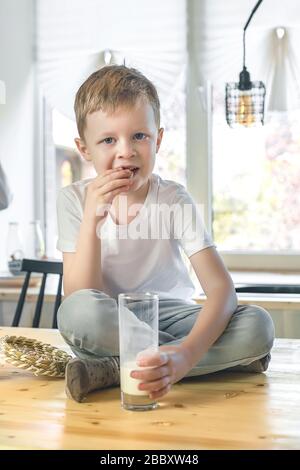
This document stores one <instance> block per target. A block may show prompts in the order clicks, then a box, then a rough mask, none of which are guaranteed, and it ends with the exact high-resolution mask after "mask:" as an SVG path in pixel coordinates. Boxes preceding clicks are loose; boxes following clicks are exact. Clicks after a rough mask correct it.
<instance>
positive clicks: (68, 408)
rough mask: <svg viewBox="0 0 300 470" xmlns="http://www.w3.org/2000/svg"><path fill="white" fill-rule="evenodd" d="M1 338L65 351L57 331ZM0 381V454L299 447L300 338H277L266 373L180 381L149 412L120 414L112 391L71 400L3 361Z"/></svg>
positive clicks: (57, 387)
mask: <svg viewBox="0 0 300 470" xmlns="http://www.w3.org/2000/svg"><path fill="white" fill-rule="evenodd" d="M7 334H8V335H18V336H28V337H30V338H37V339H39V340H41V341H44V342H47V343H51V344H52V345H54V346H57V347H62V348H63V349H64V350H66V351H68V348H67V346H66V345H65V343H64V342H63V340H62V338H61V336H60V334H59V332H58V330H48V329H32V328H10V327H0V336H3V335H7ZM0 382H1V389H0V449H105V450H113V449H143V450H149V449H164V450H170V449H300V406H299V405H300V340H295V339H293V340H288V339H278V340H276V344H275V347H274V348H273V352H272V361H271V365H270V367H269V369H268V371H267V372H266V373H264V374H248V373H237V372H236V373H232V372H230V373H229V372H227V373H226V372H222V373H216V374H211V375H207V376H202V377H198V378H190V379H185V380H184V381H181V382H180V383H178V384H175V385H173V387H172V389H171V391H170V392H169V394H168V395H167V396H166V397H164V398H163V399H162V400H161V401H160V406H159V408H158V409H156V410H153V411H148V412H132V411H125V410H123V409H122V408H121V406H120V390H119V388H117V387H115V388H111V389H107V390H102V391H97V392H94V393H92V394H90V395H89V399H88V401H87V402H85V403H76V402H74V401H72V400H69V399H68V398H67V397H66V396H65V392H64V380H63V379H53V378H44V377H35V376H33V375H32V374H31V373H30V372H28V371H23V370H21V369H17V368H15V367H13V366H11V365H10V364H8V363H5V362H4V360H3V357H2V358H1V363H0Z"/></svg>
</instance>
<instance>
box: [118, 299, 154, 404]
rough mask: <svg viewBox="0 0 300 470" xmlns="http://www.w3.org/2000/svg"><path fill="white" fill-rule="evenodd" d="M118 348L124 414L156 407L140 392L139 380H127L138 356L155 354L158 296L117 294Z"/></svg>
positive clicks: (144, 393) (145, 392)
mask: <svg viewBox="0 0 300 470" xmlns="http://www.w3.org/2000/svg"><path fill="white" fill-rule="evenodd" d="M119 344H120V382H121V404H122V407H123V408H124V409H126V410H132V411H145V410H153V409H154V408H156V407H157V402H156V400H154V399H152V398H150V397H149V392H148V391H146V390H139V388H138V386H139V384H140V383H141V380H138V379H134V378H132V377H130V373H131V372H132V371H133V370H139V369H145V367H140V366H138V365H137V359H138V358H139V357H140V356H143V357H144V356H146V355H147V354H153V353H154V352H157V351H158V295H156V294H154V293H151V292H145V293H127V294H119Z"/></svg>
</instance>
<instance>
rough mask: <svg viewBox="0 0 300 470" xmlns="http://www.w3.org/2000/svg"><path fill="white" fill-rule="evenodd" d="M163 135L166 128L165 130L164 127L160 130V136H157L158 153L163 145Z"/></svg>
mask: <svg viewBox="0 0 300 470" xmlns="http://www.w3.org/2000/svg"><path fill="white" fill-rule="evenodd" d="M163 135H164V128H163V127H161V128H160V129H159V130H158V135H157V141H156V153H157V152H158V151H159V147H160V144H161V141H162V138H163Z"/></svg>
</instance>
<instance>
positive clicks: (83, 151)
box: [74, 137, 92, 162]
mask: <svg viewBox="0 0 300 470" xmlns="http://www.w3.org/2000/svg"><path fill="white" fill-rule="evenodd" d="M74 142H75V144H76V147H77V149H78V151H79V153H80V155H81V156H82V157H83V158H84V159H85V160H86V161H87V162H90V161H92V157H91V154H90V153H89V151H88V149H87V146H86V143H85V142H84V140H82V139H80V138H79V137H76V138H75V139H74Z"/></svg>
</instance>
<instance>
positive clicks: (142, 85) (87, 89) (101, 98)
mask: <svg viewBox="0 0 300 470" xmlns="http://www.w3.org/2000/svg"><path fill="white" fill-rule="evenodd" d="M140 97H141V98H144V99H146V100H148V102H149V104H150V105H151V106H152V109H153V111H154V117H155V123H156V125H157V128H158V129H159V126H160V102H159V97H158V94H157V91H156V88H155V86H154V85H153V83H152V82H151V81H150V80H149V79H148V78H146V77H145V76H144V75H143V74H142V73H141V72H139V71H138V70H136V69H134V68H128V67H126V66H125V65H107V66H105V67H102V68H101V69H100V70H97V71H96V72H94V73H92V74H91V75H90V76H89V77H88V78H87V79H86V80H85V82H84V83H83V84H82V85H81V86H80V88H79V89H78V91H77V93H76V97H75V103H74V111H75V116H76V123H77V128H78V133H79V136H80V138H81V139H83V140H84V131H85V129H86V116H87V114H89V113H93V112H95V111H99V110H102V111H104V112H108V113H113V112H114V111H115V110H116V109H117V108H118V107H119V106H133V105H134V104H135V103H136V101H137V99H138V98H140Z"/></svg>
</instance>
